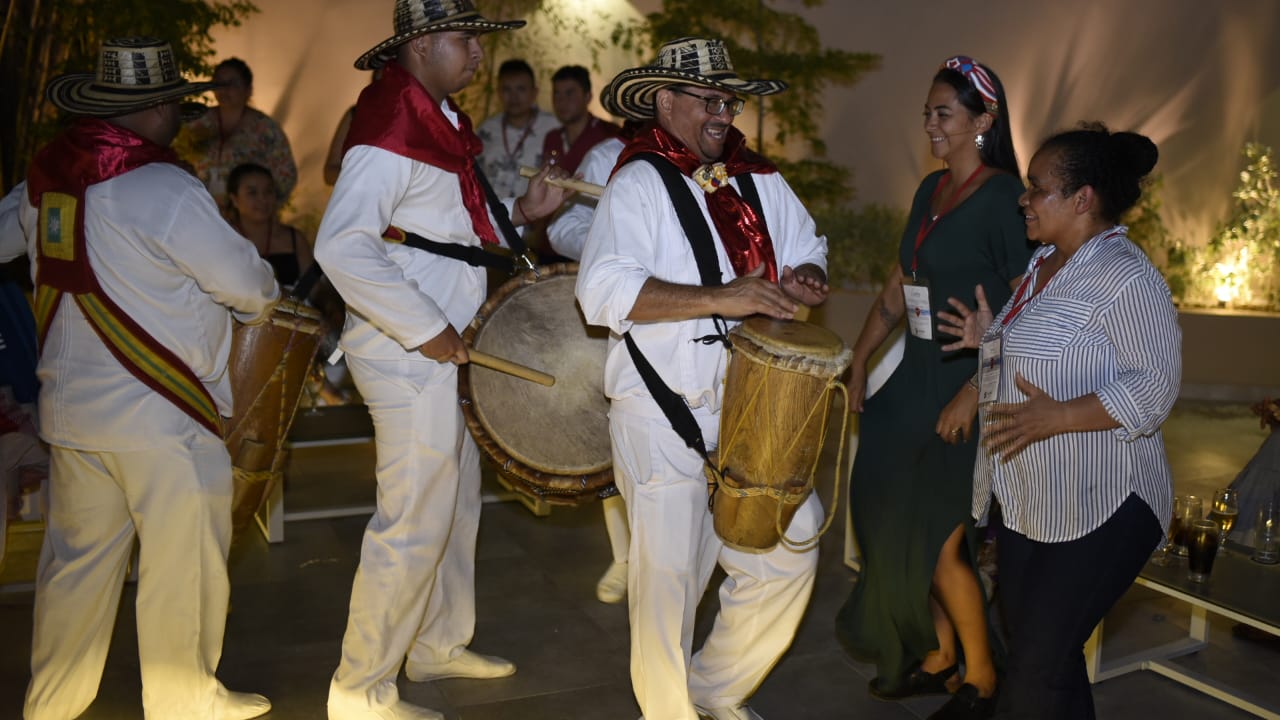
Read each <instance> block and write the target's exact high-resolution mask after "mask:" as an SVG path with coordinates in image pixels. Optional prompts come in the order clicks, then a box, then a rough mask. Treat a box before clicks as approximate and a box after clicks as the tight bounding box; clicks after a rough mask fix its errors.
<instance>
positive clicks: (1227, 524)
mask: <svg viewBox="0 0 1280 720" xmlns="http://www.w3.org/2000/svg"><path fill="white" fill-rule="evenodd" d="M1239 515H1240V493H1238V492H1236V491H1235V490H1233V489H1231V488H1222V489H1221V490H1218V491H1216V492H1214V493H1213V503H1212V504H1211V505H1210V506H1209V519H1210V520H1212V521H1214V522H1216V523H1218V552H1222V551H1223V548H1225V547H1226V545H1227V536H1228V535H1230V534H1231V528H1232V527H1234V526H1235V524H1236V518H1237V517H1238V516H1239Z"/></svg>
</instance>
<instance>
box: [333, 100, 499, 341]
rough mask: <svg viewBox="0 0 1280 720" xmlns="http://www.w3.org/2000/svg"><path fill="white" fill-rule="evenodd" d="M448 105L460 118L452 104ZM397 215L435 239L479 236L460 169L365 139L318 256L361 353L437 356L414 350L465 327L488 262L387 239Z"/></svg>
mask: <svg viewBox="0 0 1280 720" xmlns="http://www.w3.org/2000/svg"><path fill="white" fill-rule="evenodd" d="M441 109H442V110H443V111H444V113H445V117H447V118H449V119H450V120H451V121H452V122H453V123H454V125H455V127H456V126H457V117H456V115H454V114H453V112H452V111H451V110H450V109H449V107H448V105H447V104H445V103H441ZM508 210H510V208H509V207H508ZM490 220H491V221H492V222H493V223H494V228H495V229H496V228H497V227H498V225H497V221H496V220H493V218H492V214H491V215H490ZM389 225H394V226H396V227H398V228H401V229H402V230H406V231H408V232H412V233H416V234H418V235H421V236H422V237H425V238H427V239H428V240H434V241H435V242H441V243H454V244H457V245H470V246H479V245H480V244H481V243H480V239H479V238H478V237H476V234H475V231H474V230H473V229H472V223H471V215H470V214H469V213H468V212H467V208H466V206H464V205H463V203H462V186H461V184H460V183H459V182H458V176H457V175H455V174H454V173H451V172H448V171H446V170H441V169H440V168H438V167H435V166H433V165H427V164H426V163H421V162H418V161H416V160H412V159H410V158H407V157H404V156H402V155H397V154H396V153H393V152H390V151H388V150H383V149H381V148H376V147H372V146H369V145H357V146H355V147H353V148H351V149H350V150H348V151H347V153H346V155H344V156H343V159H342V173H341V174H340V175H339V176H338V182H337V184H336V185H335V186H334V189H333V195H332V196H330V198H329V206H328V208H326V210H325V213H324V219H323V220H322V221H321V223H320V229H319V232H318V233H317V235H316V260H317V261H318V262H319V263H320V266H321V267H322V268H324V272H325V275H327V276H328V277H329V280H330V281H331V282H332V283H333V286H334V287H335V288H337V290H338V292H339V293H340V294H341V295H342V298H343V299H344V300H345V301H346V303H347V321H346V328H345V330H344V331H343V334H342V342H341V347H342V349H343V351H345V352H347V353H350V354H351V355H355V356H357V357H363V358H371V359H386V360H390V359H408V360H411V361H421V362H432V361H431V360H429V359H427V358H426V357H424V356H422V355H421V354H420V353H417V352H415V350H416V349H417V348H418V347H419V346H421V345H422V344H423V343H425V342H427V341H428V340H430V339H431V338H433V337H435V336H436V335H438V334H440V333H441V332H442V331H443V330H444V329H445V326H446V325H452V326H453V327H454V329H455V330H457V331H458V332H459V333H461V332H462V331H463V329H464V328H466V326H467V324H468V323H470V322H471V318H472V317H474V316H475V314H476V310H479V309H480V305H481V304H483V303H484V298H485V290H486V276H485V271H484V269H483V268H477V267H472V266H470V265H467V264H466V263H464V262H462V261H459V260H453V259H450V258H446V257H442V256H440V255H435V254H432V253H430V252H426V251H423V250H415V249H414V248H411V247H407V246H405V245H396V244H390V243H387V242H386V241H384V240H383V239H382V233H383V231H384V230H386V228H387V227H388V226H389Z"/></svg>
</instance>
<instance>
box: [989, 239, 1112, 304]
mask: <svg viewBox="0 0 1280 720" xmlns="http://www.w3.org/2000/svg"><path fill="white" fill-rule="evenodd" d="M1122 234H1123V230H1121V229H1120V228H1112V229H1111V230H1110V231H1108V232H1107V233H1106V234H1104V235H1102V236H1101V237H1099V238H1097V239H1098V241H1104V240H1109V239H1111V238H1113V237H1115V236H1117V235H1122ZM1089 242H1093V240H1092V239H1091V240H1090V241H1089ZM1054 252H1062V251H1061V250H1054ZM1047 257H1049V256H1048V255H1042V256H1040V257H1038V258H1036V264H1035V265H1032V266H1031V272H1029V273H1027V276H1026V277H1025V278H1023V279H1022V284H1021V285H1019V286H1018V292H1016V293H1014V295H1013V307H1012V308H1010V309H1009V313H1008V314H1007V315H1005V316H1004V320H1003V321H1002V322H1001V323H1000V325H1001V327H1007V326H1008V325H1009V323H1011V322H1013V319H1014V318H1015V317H1017V316H1018V313H1020V312H1022V308H1024V307H1026V306H1027V303H1029V302H1031V298H1033V297H1035V295H1036V294H1034V293H1033V294H1031V295H1027V299H1026V300H1023V299H1022V296H1023V294H1024V293H1026V292H1027V288H1028V287H1030V286H1031V283H1033V282H1035V279H1036V273H1038V272H1039V271H1040V266H1041V265H1043V264H1044V259H1045V258H1047ZM1064 265H1065V263H1064ZM1059 271H1061V268H1059ZM1055 277H1056V276H1055ZM1052 280H1053V278H1049V281H1052ZM1044 285H1045V287H1048V286H1049V282H1045V284H1044ZM1040 292H1042V293H1043V292H1044V287H1042V288H1040Z"/></svg>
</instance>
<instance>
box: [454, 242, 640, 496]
mask: <svg viewBox="0 0 1280 720" xmlns="http://www.w3.org/2000/svg"><path fill="white" fill-rule="evenodd" d="M539 272H540V275H538V276H535V275H534V274H533V273H522V274H521V275H519V276H518V277H515V278H513V279H511V280H510V281H508V282H507V283H506V284H505V285H503V286H502V287H500V288H498V290H497V291H496V292H494V294H493V296H492V297H490V298H489V300H488V302H486V303H485V304H484V306H483V307H481V308H480V311H479V312H478V313H477V314H476V317H475V319H474V320H472V321H471V324H470V325H469V326H468V327H467V329H466V330H465V331H464V332H463V334H462V339H463V341H464V342H466V344H467V346H468V347H471V348H474V349H476V350H479V351H481V352H485V353H489V354H491V355H496V356H498V357H501V358H504V359H507V360H511V361H513V362H516V363H519V364H521V365H527V366H529V367H531V368H534V369H536V370H541V371H543V372H546V373H549V374H551V375H553V376H555V378H556V382H555V385H553V386H551V387H545V386H543V385H538V384H537V383H533V382H529V381H527V380H521V379H519V378H515V377H512V376H510V375H505V374H503V373H500V372H497V371H495V370H490V369H488V368H483V367H477V366H476V365H463V366H462V367H460V368H459V374H458V384H459V395H460V396H461V401H462V412H463V415H464V417H465V418H466V422H467V428H468V429H469V430H470V431H471V434H472V436H474V437H475V440H476V443H477V444H478V445H479V446H480V449H481V450H482V451H484V453H485V454H486V455H488V456H489V458H490V459H492V460H493V461H494V463H496V464H497V466H498V470H499V472H501V473H502V474H503V475H504V477H506V478H507V479H508V480H509V481H510V484H511V486H512V488H513V489H515V490H516V491H518V492H521V493H523V494H525V495H527V496H529V497H531V498H534V499H538V500H543V501H545V502H547V503H550V504H557V505H578V504H581V503H583V502H586V501H590V500H593V499H595V498H604V497H609V496H610V495H614V494H616V493H617V490H616V489H615V488H614V485H613V470H612V464H613V463H612V455H611V451H610V444H609V401H608V399H607V398H606V397H605V395H604V387H603V384H604V360H605V354H606V352H607V351H608V342H609V331H608V330H607V329H606V328H601V327H595V326H591V325H587V323H586V321H585V320H584V319H583V316H582V313H581V311H579V310H578V305H577V303H576V302H575V300H574V285H575V284H576V283H577V278H578V266H577V265H576V264H562V265H550V266H547V267H543V268H540V269H539Z"/></svg>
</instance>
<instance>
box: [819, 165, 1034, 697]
mask: <svg viewBox="0 0 1280 720" xmlns="http://www.w3.org/2000/svg"><path fill="white" fill-rule="evenodd" d="M944 174H945V171H938V172H935V173H932V174H931V175H929V176H928V177H926V178H925V179H924V182H922V183H921V184H920V188H919V189H918V190H917V191H916V195H915V199H914V200H913V201H912V204H911V214H910V218H909V220H908V222H907V228H906V230H905V231H904V233H903V237H902V245H901V248H900V252H899V255H900V261H901V263H902V268H903V272H904V274H905V275H906V276H907V277H908V278H910V276H911V260H912V254H913V250H914V248H915V242H916V235H917V232H918V231H919V229H920V226H921V223H922V222H924V221H925V220H926V219H927V216H928V215H927V214H928V212H929V201H930V198H931V196H932V195H933V192H934V190H935V189H936V188H937V186H938V182H939V181H940V180H941V178H942V176H943V175H944ZM950 182H953V183H954V182H957V180H956V179H955V178H952V180H951V181H950ZM1022 191H1023V187H1022V183H1021V182H1020V181H1019V180H1018V179H1017V178H1015V177H1013V176H1011V175H1007V174H998V175H995V176H993V177H991V178H989V179H988V180H987V181H986V182H985V183H983V184H982V185H981V186H980V187H979V188H978V189H977V190H976V191H975V192H974V193H973V194H972V195H970V196H969V197H968V198H967V199H966V200H965V201H964V202H962V203H960V204H959V205H957V206H955V207H954V208H952V209H951V211H950V212H948V213H946V214H945V215H943V216H942V217H941V218H940V219H939V220H938V222H937V224H936V225H935V226H934V228H933V229H932V231H931V232H930V233H929V234H928V236H927V237H926V238H925V240H924V242H923V244H922V245H921V246H920V249H919V252H918V258H917V273H916V274H917V277H919V278H920V279H922V280H927V282H928V284H929V302H930V305H931V309H932V311H933V314H934V317H935V318H936V317H937V313H938V312H939V311H940V310H947V311H949V310H951V307H950V305H948V304H947V298H949V297H955V298H957V299H959V300H961V301H963V302H964V303H966V304H967V305H969V307H973V306H974V304H975V293H974V287H975V286H976V285H978V284H979V283H981V284H982V286H983V290H984V291H985V292H986V296H987V300H988V302H989V303H990V306H991V308H992V310H993V312H999V310H1000V308H1001V307H1003V306H1004V304H1005V302H1007V301H1008V299H1009V296H1010V295H1011V294H1012V291H1011V290H1010V288H1009V282H1010V280H1012V279H1013V278H1016V277H1018V276H1019V275H1022V273H1023V272H1024V271H1025V269H1026V264H1027V260H1028V258H1030V256H1031V252H1032V250H1033V247H1032V245H1031V243H1029V242H1028V241H1027V238H1026V227H1025V225H1024V223H1023V219H1022V213H1021V210H1020V208H1019V207H1018V197H1019V196H1020V195H1021V194H1022ZM933 334H934V339H932V340H923V339H920V338H917V337H915V336H913V335H911V334H910V333H909V332H908V333H907V338H906V347H905V351H904V353H903V357H902V362H901V364H900V365H899V366H898V368H897V369H896V370H895V371H894V373H893V375H892V376H891V377H890V378H889V380H888V381H887V382H886V383H885V385H884V387H882V388H881V389H880V390H879V392H877V393H876V394H875V395H874V396H872V397H871V398H868V399H867V400H866V401H865V402H864V404H863V407H864V412H863V413H862V417H861V420H860V428H859V442H858V453H857V456H856V458H855V460H854V465H853V474H852V476H851V478H850V483H849V484H850V488H849V503H850V511H851V514H852V519H853V523H854V532H855V533H856V536H857V539H858V545H859V547H860V549H861V551H862V569H861V571H860V573H859V575H858V580H857V583H856V584H855V586H854V588H853V591H852V593H851V594H850V596H849V599H848V601H847V602H846V603H845V605H844V607H843V608H841V610H840V612H839V614H838V615H837V618H836V634H837V637H838V638H839V639H840V641H841V642H842V643H843V644H844V646H845V648H846V649H847V650H848V651H849V652H850V654H852V655H853V656H855V657H857V658H859V659H861V660H863V661H866V662H874V663H876V665H877V668H878V670H879V677H880V680H879V683H880V688H881V689H882V690H885V691H893V690H895V689H897V687H898V685H899V683H900V682H901V681H902V680H904V679H905V674H906V673H907V671H908V670H909V669H910V668H911V666H912V665H913V664H915V663H916V662H919V661H920V660H921V659H923V658H924V656H925V654H927V653H928V652H929V651H931V650H934V649H936V648H937V647H938V641H937V636H936V634H935V633H934V629H933V618H932V616H931V614H930V612H929V588H930V586H931V584H932V580H933V570H934V566H935V565H936V563H937V558H938V552H939V551H940V550H941V548H942V544H943V542H945V541H946V539H947V537H948V536H950V534H951V533H952V531H953V530H954V529H955V528H956V526H957V525H964V526H965V527H966V528H967V529H968V532H969V548H970V551H971V552H970V555H971V558H972V557H973V556H974V555H975V554H976V552H977V549H978V547H979V544H978V542H977V539H978V534H977V532H976V530H975V529H974V525H973V519H972V518H971V517H970V516H969V509H970V505H971V502H972V493H973V463H974V456H975V454H976V452H977V433H976V432H975V433H974V434H973V436H972V438H971V439H970V441H969V442H967V443H963V444H959V445H948V444H946V443H944V442H942V439H941V438H939V437H938V436H937V434H936V433H935V432H934V427H935V424H936V423H937V420H938V414H939V413H940V412H941V411H942V409H943V407H945V406H946V404H947V403H948V402H950V401H951V398H953V397H954V396H955V395H956V393H957V392H958V391H959V390H960V389H961V387H962V386H963V385H964V384H965V382H967V381H968V379H969V378H970V377H971V376H972V375H973V374H974V372H975V371H976V370H977V362H978V355H977V351H975V350H961V351H956V352H943V350H942V346H943V345H945V344H948V343H950V342H951V341H952V340H954V338H951V337H950V336H942V335H940V334H939V333H938V332H937V322H936V320H935V322H934V333H933Z"/></svg>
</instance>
